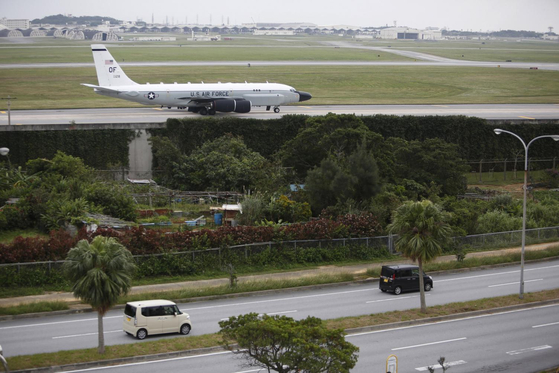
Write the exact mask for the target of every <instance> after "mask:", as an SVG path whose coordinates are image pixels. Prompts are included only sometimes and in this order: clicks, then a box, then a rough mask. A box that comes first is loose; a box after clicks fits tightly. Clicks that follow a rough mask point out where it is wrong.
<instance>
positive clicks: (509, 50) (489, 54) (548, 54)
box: [363, 39, 559, 63]
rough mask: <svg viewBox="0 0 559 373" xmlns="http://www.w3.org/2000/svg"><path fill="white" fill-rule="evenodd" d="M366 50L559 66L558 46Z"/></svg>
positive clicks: (473, 43) (470, 43)
mask: <svg viewBox="0 0 559 373" xmlns="http://www.w3.org/2000/svg"><path fill="white" fill-rule="evenodd" d="M363 44H364V45H367V46H375V47H384V48H386V47H388V46H389V45H390V48H395V49H402V50H410V51H414V52H421V53H427V54H433V55H436V56H440V57H445V58H451V59H456V60H470V61H497V62H499V61H501V62H505V61H507V60H511V61H513V62H550V63H558V62H559V43H557V42H550V41H516V40H513V39H511V40H508V41H505V40H498V41H496V40H485V41H483V40H467V41H466V40H455V41H436V42H433V41H430V42H428V41H419V42H414V41H404V40H397V41H386V40H385V41H372V42H370V41H367V42H364V43H363Z"/></svg>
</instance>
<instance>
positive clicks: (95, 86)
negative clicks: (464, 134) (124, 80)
mask: <svg viewBox="0 0 559 373" xmlns="http://www.w3.org/2000/svg"><path fill="white" fill-rule="evenodd" d="M81 85H83V86H86V87H89V88H95V89H96V90H98V91H105V92H116V93H120V92H122V91H120V90H118V89H114V88H107V87H101V86H98V85H93V84H87V83H81Z"/></svg>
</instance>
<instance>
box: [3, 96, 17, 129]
mask: <svg viewBox="0 0 559 373" xmlns="http://www.w3.org/2000/svg"><path fill="white" fill-rule="evenodd" d="M1 99H2V100H8V126H11V125H12V120H11V114H10V106H11V104H12V100H16V99H17V97H10V95H8V97H1Z"/></svg>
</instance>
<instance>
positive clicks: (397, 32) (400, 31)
mask: <svg viewBox="0 0 559 373" xmlns="http://www.w3.org/2000/svg"><path fill="white" fill-rule="evenodd" d="M380 38H381V39H398V40H440V39H442V32H441V31H440V30H418V29H414V28H409V27H389V28H385V29H382V30H380Z"/></svg>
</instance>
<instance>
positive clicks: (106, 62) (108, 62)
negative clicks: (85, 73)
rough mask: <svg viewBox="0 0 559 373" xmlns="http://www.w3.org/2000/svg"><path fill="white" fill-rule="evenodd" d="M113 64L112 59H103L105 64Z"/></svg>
mask: <svg viewBox="0 0 559 373" xmlns="http://www.w3.org/2000/svg"><path fill="white" fill-rule="evenodd" d="M112 64H113V60H105V65H112Z"/></svg>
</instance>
